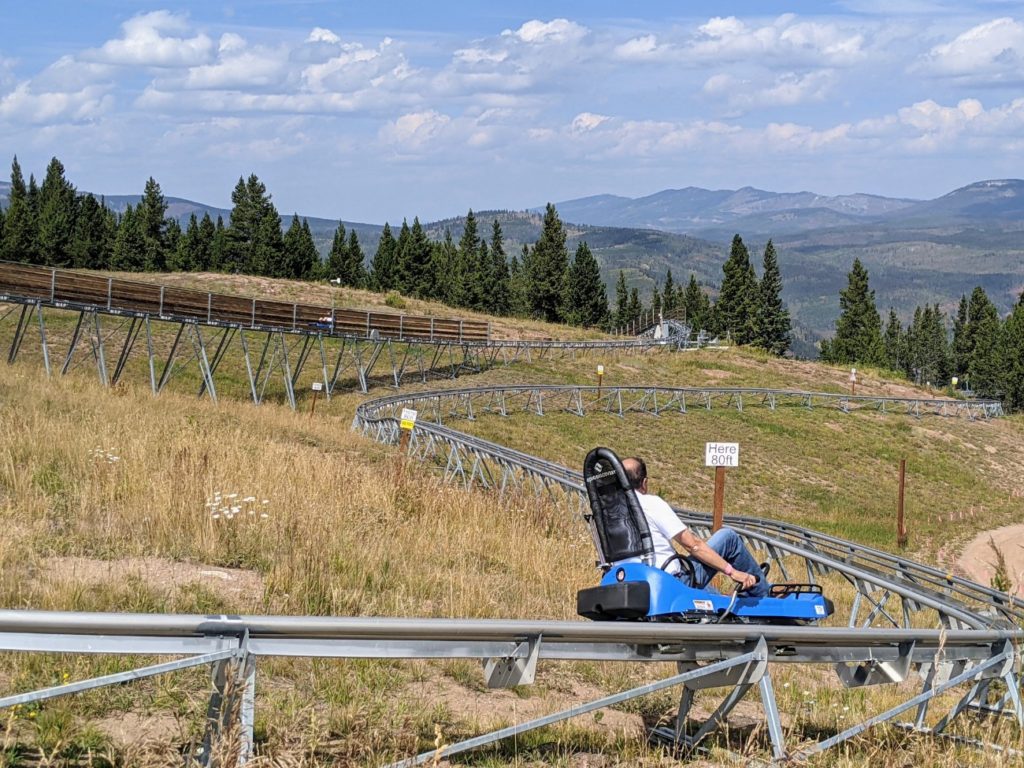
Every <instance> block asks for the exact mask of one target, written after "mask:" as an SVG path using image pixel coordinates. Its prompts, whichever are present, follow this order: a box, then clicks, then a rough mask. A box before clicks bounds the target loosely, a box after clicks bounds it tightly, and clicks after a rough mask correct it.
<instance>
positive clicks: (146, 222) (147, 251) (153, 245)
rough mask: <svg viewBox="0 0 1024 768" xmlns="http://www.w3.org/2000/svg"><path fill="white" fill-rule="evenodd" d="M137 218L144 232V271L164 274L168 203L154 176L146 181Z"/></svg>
mask: <svg viewBox="0 0 1024 768" xmlns="http://www.w3.org/2000/svg"><path fill="white" fill-rule="evenodd" d="M135 216H136V218H137V219H138V222H139V228H140V229H141V230H142V240H143V255H142V262H143V264H144V265H145V266H144V269H145V270H146V271H147V272H162V271H163V270H165V269H166V268H167V219H166V216H167V201H166V200H165V199H164V195H163V192H161V190H160V185H159V184H157V183H156V180H154V179H153V177H152V176H150V177H149V179H147V180H146V187H145V190H144V191H143V193H142V200H141V201H140V202H139V205H138V207H137V208H136V209H135Z"/></svg>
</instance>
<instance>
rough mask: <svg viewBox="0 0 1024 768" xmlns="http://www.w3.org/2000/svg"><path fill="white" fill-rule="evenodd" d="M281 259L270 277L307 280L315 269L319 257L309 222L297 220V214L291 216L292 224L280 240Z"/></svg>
mask: <svg viewBox="0 0 1024 768" xmlns="http://www.w3.org/2000/svg"><path fill="white" fill-rule="evenodd" d="M282 246H283V247H282V257H281V260H280V262H279V263H278V264H277V266H276V268H275V272H274V273H273V274H271V275H270V276H271V277H291V278H295V279H297V280H306V279H309V278H310V277H311V276H312V274H313V271H314V270H315V269H316V266H317V263H318V262H319V261H320V256H319V254H318V253H317V250H316V244H315V243H314V242H313V233H312V232H311V231H310V229H309V222H308V221H306V220H305V219H302V220H301V221H300V220H299V214H297V213H296V214H293V215H292V223H291V225H290V226H289V227H288V231H287V232H285V234H284V238H283V240H282Z"/></svg>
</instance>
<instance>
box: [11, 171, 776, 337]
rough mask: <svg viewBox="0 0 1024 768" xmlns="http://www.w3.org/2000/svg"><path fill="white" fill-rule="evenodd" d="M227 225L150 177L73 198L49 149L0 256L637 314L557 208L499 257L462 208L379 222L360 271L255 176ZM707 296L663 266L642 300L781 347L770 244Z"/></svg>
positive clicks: (602, 322)
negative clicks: (176, 205) (427, 223)
mask: <svg viewBox="0 0 1024 768" xmlns="http://www.w3.org/2000/svg"><path fill="white" fill-rule="evenodd" d="M231 202H232V209H231V213H230V216H229V221H228V222H227V224H225V222H224V221H223V219H222V217H220V216H218V217H217V219H216V221H214V220H213V219H211V217H210V216H209V214H208V213H207V214H204V215H203V216H202V218H198V217H196V216H195V215H194V214H193V215H192V216H191V217H190V219H189V222H188V224H187V225H186V226H185V228H184V230H183V229H182V227H181V226H180V225H179V223H178V221H177V220H176V219H175V218H173V217H169V216H168V215H167V210H168V205H167V201H166V199H165V198H164V196H163V193H162V191H161V189H160V185H159V184H158V183H157V182H156V181H155V180H154V179H153V178H149V179H148V180H147V181H146V184H145V188H144V190H143V194H142V199H141V200H140V201H139V203H138V204H137V205H134V206H133V205H129V206H127V208H126V209H125V210H124V211H123V212H122V213H121V214H120V215H117V214H115V213H114V212H112V211H111V210H110V209H109V208H108V207H107V206H106V205H105V203H104V201H103V200H102V199H100V200H97V199H96V198H94V197H93V196H91V195H79V194H78V193H77V191H76V189H75V187H74V186H73V185H72V184H71V183H70V182H69V181H68V180H67V178H66V177H65V173H64V166H63V165H62V164H61V162H60V161H59V160H58V159H57V158H53V159H52V160H51V161H50V163H49V165H48V167H47V169H46V177H45V179H44V180H43V184H42V185H41V186H37V184H36V181H35V177H34V176H30V177H29V181H28V183H26V182H25V179H24V176H23V174H22V171H21V167H20V166H19V164H18V159H17V157H15V158H14V161H13V163H12V165H11V193H10V200H9V205H8V207H7V209H6V211H0V258H3V259H6V260H10V261H23V262H28V263H33V264H44V265H47V266H57V267H77V268H84V269H112V270H119V271H128V272H132V271H136V272H141V271H207V270H214V271H222V272H235V273H243V274H253V275H262V276H267V277H278V278H295V279H329V280H332V281H334V282H336V283H339V284H342V285H348V286H353V287H358V288H369V289H372V290H377V291H382V292H384V291H392V290H394V291H399V292H401V293H402V294H405V295H407V296H414V297H417V298H422V299H431V300H436V301H441V302H444V303H446V304H448V305H450V306H453V307H461V308H467V309H472V310H478V311H481V312H487V313H489V314H494V315H518V316H524V317H534V318H538V319H541V320H545V321H548V322H563V323H569V324H572V325H580V326H591V327H601V328H612V327H616V326H620V327H621V326H625V325H628V324H629V323H630V322H632V321H634V320H636V319H637V318H639V316H640V314H641V313H642V312H643V311H645V307H644V306H643V305H642V303H641V301H640V297H639V293H638V290H637V289H636V288H633V289H632V291H631V292H627V291H626V284H625V276H624V274H623V273H622V272H620V273H619V277H618V284H617V288H616V298H617V306H616V309H615V311H614V312H611V311H610V310H609V305H608V298H607V295H606V291H605V286H604V282H603V280H602V278H601V271H600V268H599V266H598V263H597V260H596V259H595V257H594V255H593V253H592V252H591V250H590V248H589V247H588V245H587V243H586V242H580V243H579V244H578V245H577V247H576V249H575V253H574V254H573V255H572V256H571V257H570V254H569V250H568V248H567V246H566V232H565V227H564V226H563V224H562V221H561V219H560V218H559V216H558V212H557V211H556V210H555V207H554V205H551V204H550V203H549V204H548V205H547V207H546V209H545V213H544V218H543V224H542V228H541V234H540V237H539V238H538V240H537V242H536V243H534V244H533V245H528V244H524V245H523V246H522V250H521V252H520V253H519V254H512V255H511V257H510V256H509V255H508V254H506V251H505V243H504V235H503V233H502V229H501V225H500V223H499V222H498V221H497V219H495V220H493V221H492V223H491V228H490V233H489V235H490V236H489V238H488V237H486V236H484V235H482V234H481V232H480V224H479V222H478V221H477V217H476V215H475V214H474V213H473V211H472V210H470V211H469V212H468V214H467V216H466V222H465V226H464V228H463V231H462V235H461V237H460V238H459V240H458V242H455V241H454V240H453V238H452V235H451V232H450V230H446V231H445V234H444V237H443V238H442V239H441V240H440V241H433V240H431V239H430V238H429V237H428V236H427V234H426V232H425V230H424V228H423V226H422V225H421V224H420V221H419V219H418V218H414V219H413V223H412V225H411V226H410V225H409V224H408V222H407V221H403V222H402V226H401V228H400V230H399V232H398V236H397V237H396V236H395V234H394V232H393V231H392V229H391V227H390V225H389V224H387V223H385V225H384V229H383V232H382V234H381V237H380V240H379V243H378V246H377V250H376V253H375V254H374V255H373V258H372V260H370V263H369V268H367V263H366V257H365V254H364V252H363V249H362V247H361V245H360V243H359V238H358V236H357V235H356V233H355V231H351V232H346V230H345V226H344V225H343V224H339V225H338V228H337V229H336V231H335V233H334V238H333V241H332V244H331V248H330V251H329V253H328V255H327V258H326V259H323V260H321V259H320V257H319V254H318V252H317V249H316V245H315V243H314V241H313V236H312V233H311V232H310V228H309V224H308V222H307V221H306V220H305V219H301V220H300V218H299V216H298V215H297V214H295V215H293V216H292V219H291V223H290V226H288V228H287V229H286V230H285V231H284V232H282V221H281V217H280V214H279V213H278V211H277V208H276V207H275V205H274V203H273V202H272V200H271V195H270V194H269V193H268V192H267V188H266V186H265V185H264V184H263V182H261V181H260V180H259V178H258V177H257V176H256V175H255V174H252V175H250V176H249V178H248V179H244V178H239V180H238V183H237V185H236V186H235V188H234V190H233V191H232V194H231ZM723 269H724V272H725V276H724V279H723V282H722V289H721V293H720V295H719V297H718V301H717V302H715V303H712V302H711V300H710V298H709V296H708V295H707V293H706V292H705V291H704V290H702V288H701V287H700V286H699V285H698V283H697V281H696V278H695V277H694V276H693V275H691V276H690V281H689V284H688V285H686V286H685V287H684V286H682V285H681V284H680V285H678V286H677V285H676V284H675V283H674V282H673V279H672V274H671V272H669V274H668V276H667V277H666V280H665V285H664V287H663V288H658V287H657V286H656V288H655V291H654V293H653V296H652V302H651V306H650V309H651V310H653V311H654V313H655V314H657V313H658V312H660V311H663V310H664V311H673V310H676V309H680V310H685V314H686V319H687V321H688V322H689V323H690V325H691V326H692V327H694V328H695V329H699V328H704V329H707V330H708V331H709V332H711V333H712V334H726V333H728V334H729V335H730V337H731V338H732V339H733V341H735V342H736V343H739V344H756V345H758V346H761V347H763V348H765V349H767V350H769V351H771V352H773V353H774V354H779V355H781V354H783V353H784V352H785V351H786V350H787V349H788V348H789V343H790V322H789V314H788V312H787V311H786V308H785V306H784V305H783V303H782V300H781V298H780V293H781V289H782V280H781V276H780V274H779V268H778V261H777V259H776V255H775V249H774V247H773V245H772V243H771V242H769V243H768V245H767V247H766V249H765V254H764V270H763V276H762V278H761V280H758V279H757V277H756V275H755V274H754V270H753V267H752V266H751V264H750V257H749V254H748V252H747V249H746V246H744V244H743V241H742V239H741V238H740V237H739V235H737V236H736V237H735V238H734V239H733V243H732V248H731V251H730V255H729V258H728V260H727V261H726V262H725V265H724V267H723Z"/></svg>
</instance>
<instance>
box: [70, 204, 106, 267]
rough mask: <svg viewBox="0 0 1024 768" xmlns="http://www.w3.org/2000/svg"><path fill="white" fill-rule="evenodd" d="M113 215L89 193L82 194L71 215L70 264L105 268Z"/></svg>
mask: <svg viewBox="0 0 1024 768" xmlns="http://www.w3.org/2000/svg"><path fill="white" fill-rule="evenodd" d="M116 236H117V219H116V218H115V217H114V214H113V213H112V212H111V211H110V209H109V208H107V207H106V206H105V205H102V204H101V203H99V202H98V201H97V200H96V198H95V197H93V196H92V195H84V196H83V197H82V200H81V202H80V203H79V206H78V216H77V217H76V218H75V234H74V237H73V238H72V241H71V264H72V266H75V267H79V268H81V269H106V268H108V266H109V265H110V259H111V258H112V256H113V253H114V238H115V237H116Z"/></svg>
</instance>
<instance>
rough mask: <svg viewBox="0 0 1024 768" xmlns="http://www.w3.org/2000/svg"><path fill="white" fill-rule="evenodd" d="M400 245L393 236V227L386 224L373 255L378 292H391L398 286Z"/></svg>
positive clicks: (374, 276) (375, 283)
mask: <svg viewBox="0 0 1024 768" xmlns="http://www.w3.org/2000/svg"><path fill="white" fill-rule="evenodd" d="M397 269H398V244H397V243H396V242H395V238H394V235H392V234H391V225H389V224H388V223H387V222H384V230H383V231H382V232H381V234H380V240H379V241H378V242H377V251H376V253H374V255H373V276H372V277H373V285H374V287H375V288H376V289H377V290H378V291H381V292H383V291H390V290H391V289H392V288H395V287H396V284H397V274H396V272H397Z"/></svg>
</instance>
